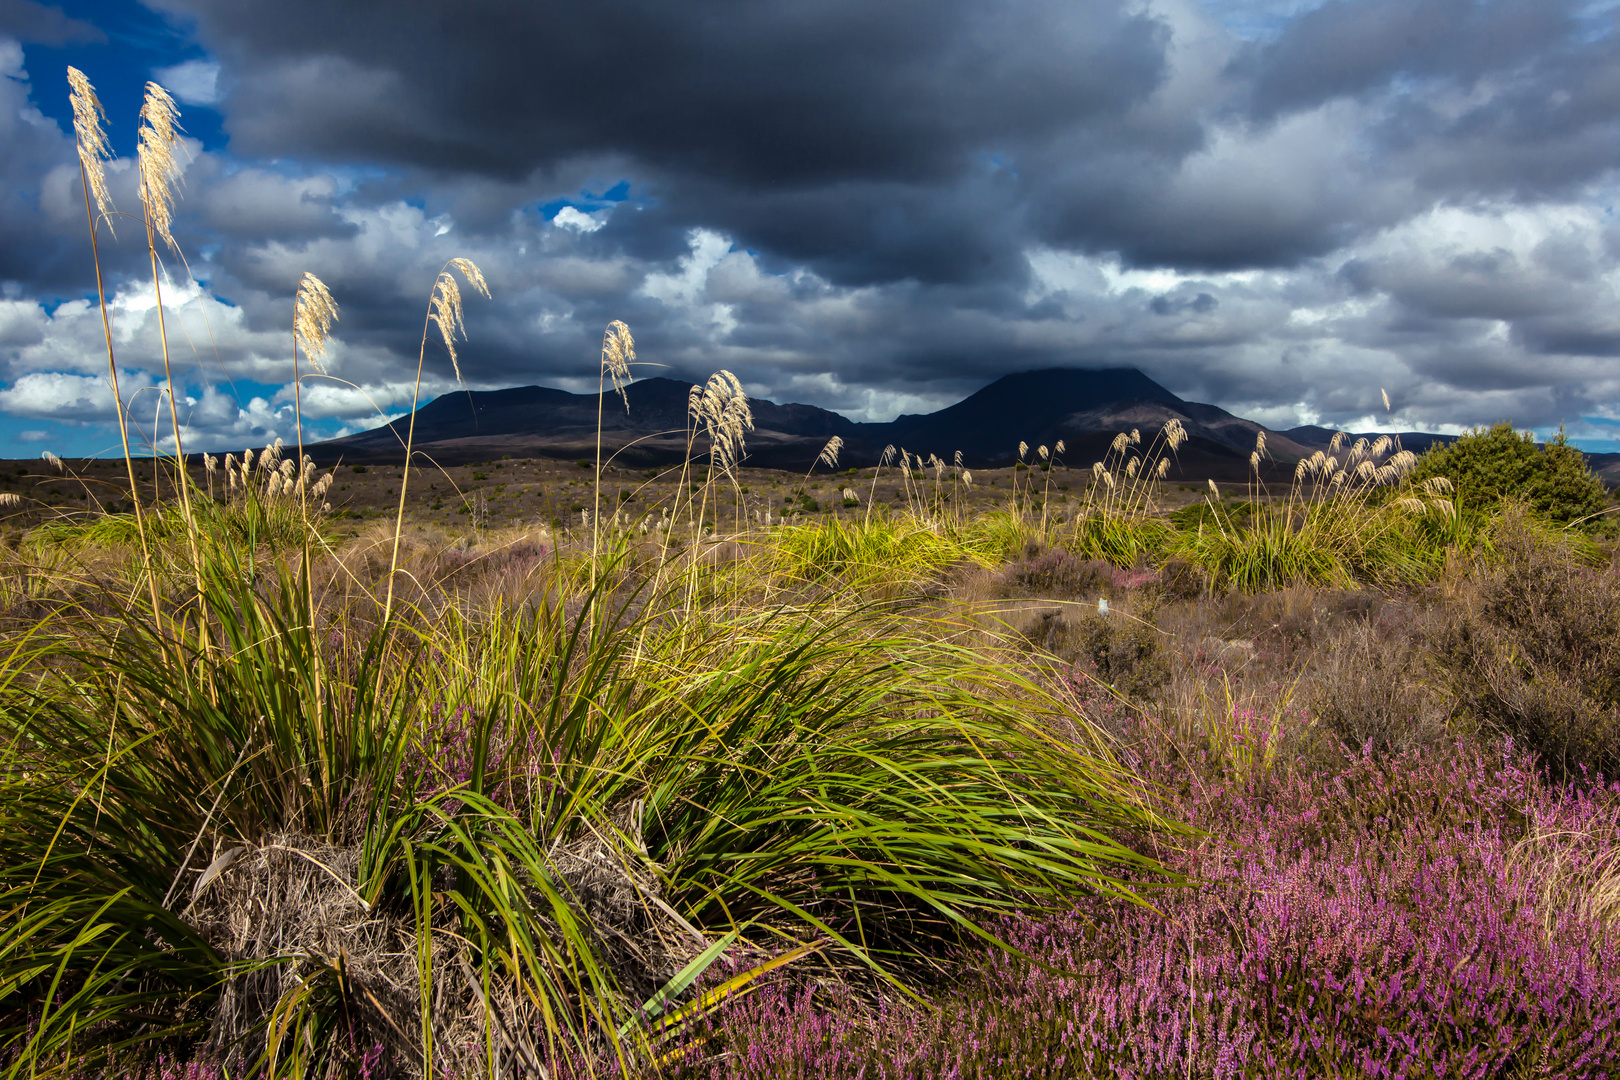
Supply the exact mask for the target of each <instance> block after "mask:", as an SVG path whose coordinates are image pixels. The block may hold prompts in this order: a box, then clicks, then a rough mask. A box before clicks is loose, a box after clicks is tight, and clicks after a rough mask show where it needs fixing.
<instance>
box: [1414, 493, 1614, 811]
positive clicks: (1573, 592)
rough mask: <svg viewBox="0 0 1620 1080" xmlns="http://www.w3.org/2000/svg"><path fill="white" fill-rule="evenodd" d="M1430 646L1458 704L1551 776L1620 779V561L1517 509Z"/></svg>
mask: <svg viewBox="0 0 1620 1080" xmlns="http://www.w3.org/2000/svg"><path fill="white" fill-rule="evenodd" d="M1496 531H1497V535H1496V538H1495V555H1494V557H1493V558H1492V559H1491V560H1490V561H1488V562H1483V563H1481V564H1480V565H1479V566H1477V567H1476V568H1475V569H1474V571H1473V573H1472V574H1470V575H1469V576H1468V577H1466V578H1464V579H1461V580H1460V581H1458V582H1457V583H1456V584H1455V586H1454V589H1453V595H1452V597H1451V602H1450V603H1449V604H1447V605H1446V613H1447V614H1446V618H1445V621H1444V623H1443V625H1441V626H1440V628H1439V629H1438V630H1437V632H1436V634H1435V638H1434V641H1433V648H1434V652H1435V656H1436V659H1437V661H1438V663H1439V665H1440V669H1441V671H1442V672H1443V674H1444V677H1445V681H1446V683H1447V685H1448V687H1449V689H1450V691H1451V693H1452V694H1454V695H1455V697H1456V700H1457V707H1458V710H1459V712H1460V713H1461V714H1462V715H1463V716H1465V717H1469V718H1472V719H1475V720H1477V722H1478V723H1480V724H1482V725H1483V726H1484V727H1485V728H1486V729H1487V730H1489V731H1492V732H1494V733H1496V734H1500V735H1506V736H1511V737H1512V738H1513V739H1514V740H1515V741H1516V742H1517V743H1519V744H1520V745H1521V746H1525V747H1527V748H1528V749H1530V750H1531V751H1533V752H1534V753H1535V754H1536V755H1537V756H1538V757H1539V759H1540V761H1541V764H1542V766H1543V767H1544V768H1546V769H1548V770H1549V772H1550V773H1551V774H1552V775H1553V776H1554V777H1555V778H1560V779H1562V778H1566V777H1568V778H1580V777H1582V776H1588V777H1589V776H1592V775H1593V774H1596V773H1602V774H1603V775H1604V776H1607V777H1615V776H1620V567H1616V566H1615V565H1612V564H1611V565H1608V566H1595V565H1592V564H1591V563H1590V562H1589V561H1588V560H1587V559H1584V558H1583V557H1582V553H1581V550H1580V549H1579V548H1578V547H1576V546H1575V545H1574V544H1572V543H1571V542H1570V541H1569V540H1568V539H1567V538H1566V537H1564V536H1562V535H1560V534H1555V533H1548V532H1546V531H1544V530H1542V529H1539V528H1537V527H1535V526H1534V525H1532V524H1531V523H1530V522H1529V521H1528V520H1527V519H1525V518H1523V517H1521V516H1519V515H1517V514H1511V513H1510V514H1509V515H1507V516H1505V517H1504V518H1503V519H1502V520H1501V521H1500V522H1499V524H1498V527H1497V530H1496Z"/></svg>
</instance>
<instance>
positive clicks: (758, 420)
mask: <svg viewBox="0 0 1620 1080" xmlns="http://www.w3.org/2000/svg"><path fill="white" fill-rule="evenodd" d="M689 389H690V387H689V385H688V384H687V383H684V382H681V381H678V380H675V379H662V378H658V379H646V380H644V381H641V382H636V383H632V384H630V386H629V387H628V388H627V390H626V396H627V398H628V400H629V408H628V410H626V408H625V405H624V403H623V402H621V401H620V399H619V397H618V395H616V394H612V393H609V394H608V395H607V397H606V399H605V400H602V401H600V402H599V400H598V397H597V395H595V394H571V393H568V392H567V391H565V390H556V389H551V388H548V387H543V386H523V387H516V388H514V389H510V390H485V391H472V392H457V393H452V394H445V395H444V396H442V397H440V398H437V399H435V400H434V401H432V402H430V403H428V404H427V405H424V406H423V407H422V408H420V409H418V410H417V413H416V446H417V447H418V448H419V449H420V450H421V451H422V452H424V453H425V454H427V455H428V456H430V457H431V458H433V459H434V460H437V461H440V462H442V463H445V464H453V463H465V462H469V461H483V460H489V459H492V458H498V457H502V456H507V455H510V456H512V457H557V458H583V457H590V456H593V455H594V453H595V449H596V438H597V417H598V409H599V408H600V415H601V425H602V446H603V450H604V452H605V453H608V454H612V455H614V460H615V461H616V462H617V463H618V464H623V465H633V466H643V465H654V464H664V463H668V462H670V461H678V460H680V458H681V456H682V455H684V454H685V452H686V435H685V432H686V423H687V421H686V402H687V393H688V390H689ZM749 404H750V406H751V408H752V410H753V413H754V428H755V429H754V431H753V432H751V433H750V434H749V436H748V441H747V458H746V459H745V464H748V465H754V466H761V467H765V468H783V469H794V470H803V469H807V468H808V467H809V466H810V463H811V462H812V461H814V460H815V459H816V456H817V454H819V453H820V452H821V449H822V447H823V446H824V445H826V442H827V440H828V439H830V438H831V437H832V436H834V435H836V436H838V437H840V438H842V439H843V440H844V449H843V452H842V453H841V455H840V458H839V464H840V465H841V466H843V467H846V468H847V467H850V466H868V465H872V464H875V463H876V462H877V461H878V459H879V458H880V457H881V455H882V453H883V450H884V448H885V447H887V446H891V445H892V446H895V447H897V448H903V449H906V450H909V451H911V452H912V453H914V454H922V455H928V454H937V455H939V457H941V458H942V459H944V460H946V461H948V462H949V461H954V460H955V457H956V454H957V453H958V452H960V453H961V455H962V460H963V463H964V464H966V465H967V466H969V467H970V468H977V467H983V466H996V465H1003V466H1004V465H1009V464H1011V463H1012V462H1013V461H1015V460H1017V453H1018V444H1019V443H1020V442H1027V443H1028V444H1029V445H1030V447H1031V448H1032V449H1031V451H1030V453H1031V454H1032V455H1033V454H1034V450H1033V448H1034V447H1037V446H1048V447H1055V446H1056V445H1057V443H1058V441H1059V440H1062V441H1063V442H1064V443H1065V444H1066V452H1065V453H1064V455H1063V460H1064V461H1066V462H1067V463H1068V464H1070V465H1073V466H1081V467H1086V466H1089V465H1090V464H1091V463H1092V462H1093V461H1097V460H1100V459H1101V458H1102V457H1103V456H1104V455H1105V454H1106V453H1107V449H1108V445H1109V443H1110V442H1111V441H1112V440H1113V438H1114V436H1115V435H1117V434H1118V433H1120V432H1122V431H1127V432H1128V431H1131V430H1133V429H1135V430H1140V431H1141V432H1142V436H1143V438H1144V440H1151V438H1152V437H1153V436H1154V435H1156V434H1157V433H1158V432H1159V431H1160V430H1162V429H1163V427H1164V425H1165V424H1166V423H1168V422H1169V421H1170V420H1172V419H1176V420H1180V421H1181V423H1182V425H1183V426H1184V427H1185V428H1186V430H1187V434H1188V437H1189V438H1188V442H1187V443H1186V445H1184V446H1183V447H1182V448H1181V450H1180V451H1179V452H1178V453H1177V455H1176V458H1177V460H1178V461H1179V463H1180V466H1181V467H1180V468H1179V469H1177V470H1174V471H1173V473H1172V475H1176V476H1181V477H1193V478H1196V479H1199V480H1202V479H1203V478H1205V477H1213V478H1215V479H1219V480H1242V479H1243V478H1244V477H1245V476H1246V475H1247V473H1248V457H1249V454H1250V452H1251V451H1252V450H1253V449H1254V445H1255V439H1256V437H1257V436H1258V434H1259V433H1260V432H1261V431H1262V430H1265V429H1263V428H1262V427H1261V426H1260V425H1259V424H1256V423H1254V422H1253V421H1251V420H1245V419H1243V418H1242V417H1238V416H1234V415H1232V414H1231V413H1229V412H1227V411H1225V410H1224V409H1220V408H1217V407H1215V406H1214V405H1202V404H1199V403H1197V402H1190V401H1184V400H1182V399H1181V398H1179V397H1177V396H1176V395H1175V394H1173V393H1171V392H1170V391H1169V390H1166V389H1165V388H1164V387H1162V386H1160V385H1159V384H1158V383H1156V382H1154V381H1153V380H1152V379H1150V378H1148V377H1147V376H1146V375H1143V374H1142V373H1141V372H1140V371H1137V370H1136V369H1134V368H1109V369H1102V370H1083V369H1075V368H1053V369H1047V370H1043V371H1027V372H1022V373H1020V374H1016V375H1007V376H1004V377H1003V378H1000V379H997V380H996V381H995V382H993V383H991V384H990V385H988V386H986V387H984V388H983V389H982V390H979V391H978V392H976V393H974V394H971V395H970V396H968V397H967V398H965V399H963V400H962V401H959V402H957V403H956V404H955V405H951V406H949V407H947V408H944V409H941V410H939V411H938V412H933V413H926V414H922V415H915V414H908V415H903V416H900V417H897V418H896V419H894V420H892V421H889V422H887V423H856V422H854V421H852V420H850V419H848V418H847V417H844V416H840V415H839V414H838V413H835V412H830V411H828V410H826V409H821V408H817V407H816V406H814V405H800V404H787V405H778V404H776V403H775V402H771V401H765V400H761V399H751V400H750V402H749ZM408 423H409V418H405V419H401V420H396V421H394V422H393V423H391V424H389V425H387V426H386V427H382V428H377V429H375V430H372V431H366V432H361V433H360V434H357V435H350V436H347V437H346V438H342V439H334V440H332V441H330V442H327V443H323V444H321V445H320V446H319V447H317V448H316V453H317V454H318V455H319V456H320V457H321V458H323V459H326V458H331V457H334V456H336V457H341V458H342V459H344V460H346V461H363V460H367V461H369V460H375V461H387V460H393V461H397V460H399V459H400V457H401V456H402V453H403V447H404V443H405V437H406V433H407V427H408ZM1322 431H1323V429H1320V428H1296V429H1294V431H1291V432H1271V431H1267V432H1266V447H1267V450H1268V453H1269V455H1270V457H1271V458H1272V459H1274V463H1273V464H1272V465H1270V466H1268V472H1269V471H1273V470H1278V469H1280V468H1281V467H1283V466H1286V465H1291V464H1292V463H1293V462H1294V461H1297V460H1298V459H1299V458H1301V457H1303V456H1305V455H1307V454H1309V453H1311V451H1312V450H1314V449H1316V448H1317V444H1318V443H1319V442H1320V444H1321V445H1322V446H1325V445H1326V439H1327V438H1331V436H1332V433H1331V432H1327V433H1326V435H1325V437H1323V438H1321V439H1318V438H1317V434H1316V433H1318V432H1322ZM1296 436H1297V437H1296ZM696 449H697V451H698V452H699V453H703V452H704V451H706V449H707V442H706V440H703V439H701V438H700V439H699V440H698V443H697V448H696Z"/></svg>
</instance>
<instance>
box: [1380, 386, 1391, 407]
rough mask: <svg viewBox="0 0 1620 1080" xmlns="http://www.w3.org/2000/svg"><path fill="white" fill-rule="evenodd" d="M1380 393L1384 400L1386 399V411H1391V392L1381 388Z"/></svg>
mask: <svg viewBox="0 0 1620 1080" xmlns="http://www.w3.org/2000/svg"><path fill="white" fill-rule="evenodd" d="M1378 392H1379V393H1380V394H1382V395H1383V398H1384V411H1385V412H1389V411H1390V407H1389V391H1388V390H1385V389H1384V388H1383V387H1381V386H1380V387H1379V388H1378Z"/></svg>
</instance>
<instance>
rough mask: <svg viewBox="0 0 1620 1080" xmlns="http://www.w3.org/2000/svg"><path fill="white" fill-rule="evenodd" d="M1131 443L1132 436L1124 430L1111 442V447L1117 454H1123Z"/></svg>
mask: <svg viewBox="0 0 1620 1080" xmlns="http://www.w3.org/2000/svg"><path fill="white" fill-rule="evenodd" d="M1130 445H1131V437H1130V436H1129V435H1127V434H1125V433H1124V432H1123V431H1122V432H1120V433H1119V434H1118V435H1115V436H1114V441H1113V442H1112V443H1110V444H1109V449H1110V450H1112V451H1113V452H1114V453H1116V454H1123V453H1124V452H1125V449H1126V448H1127V447H1128V446H1130Z"/></svg>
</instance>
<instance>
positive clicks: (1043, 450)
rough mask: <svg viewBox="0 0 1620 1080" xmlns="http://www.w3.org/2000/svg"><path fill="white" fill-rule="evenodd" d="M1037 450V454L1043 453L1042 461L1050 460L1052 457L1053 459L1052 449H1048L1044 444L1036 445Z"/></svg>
mask: <svg viewBox="0 0 1620 1080" xmlns="http://www.w3.org/2000/svg"><path fill="white" fill-rule="evenodd" d="M1035 452H1036V453H1037V454H1039V455H1041V460H1042V461H1048V460H1050V459H1051V457H1052V452H1051V451H1050V450H1048V449H1047V448H1046V447H1044V446H1037V447H1036V448H1035Z"/></svg>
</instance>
